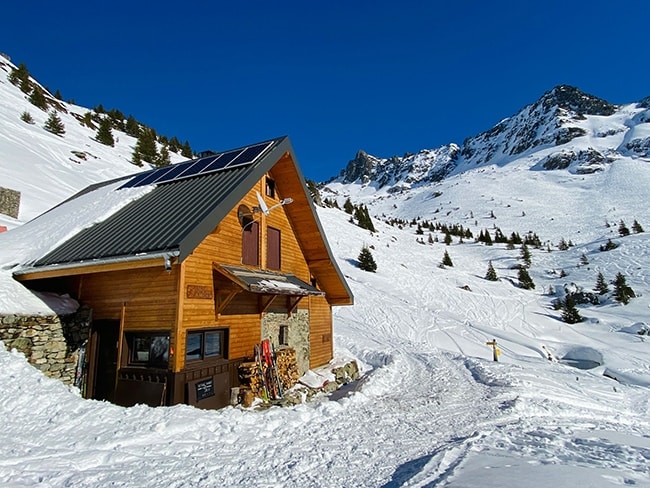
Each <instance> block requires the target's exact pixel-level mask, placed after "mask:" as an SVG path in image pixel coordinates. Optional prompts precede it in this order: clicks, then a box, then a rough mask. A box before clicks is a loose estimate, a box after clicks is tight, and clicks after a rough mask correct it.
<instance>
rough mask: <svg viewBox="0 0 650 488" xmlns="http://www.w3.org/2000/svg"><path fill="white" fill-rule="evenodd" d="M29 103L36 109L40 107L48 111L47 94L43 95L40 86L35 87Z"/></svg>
mask: <svg viewBox="0 0 650 488" xmlns="http://www.w3.org/2000/svg"><path fill="white" fill-rule="evenodd" d="M29 101H30V103H31V104H32V105H34V106H35V107H38V108H40V109H41V110H43V111H46V110H47V99H46V98H45V94H43V90H41V87H40V86H38V85H34V89H33V90H32V93H31V94H30V95H29Z"/></svg>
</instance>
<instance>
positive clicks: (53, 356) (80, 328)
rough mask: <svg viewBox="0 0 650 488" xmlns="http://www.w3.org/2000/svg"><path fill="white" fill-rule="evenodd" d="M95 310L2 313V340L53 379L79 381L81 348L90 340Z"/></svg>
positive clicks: (0, 324) (71, 383) (0, 332)
mask: <svg viewBox="0 0 650 488" xmlns="http://www.w3.org/2000/svg"><path fill="white" fill-rule="evenodd" d="M90 320H91V310H90V309H89V308H86V307H81V308H80V309H79V311H77V313H75V314H71V315H63V316H58V315H0V340H2V341H3V342H4V344H5V346H6V347H7V349H9V350H11V349H16V350H17V351H19V352H22V353H23V354H24V355H25V357H26V358H27V360H28V361H29V363H30V364H32V365H33V366H34V367H36V368H38V369H40V370H41V371H42V372H43V373H44V374H45V375H46V376H49V377H50V378H56V379H60V380H61V381H63V382H64V383H66V384H68V385H73V384H74V382H75V374H76V367H77V359H78V356H79V349H80V347H81V346H82V345H84V344H85V342H86V341H87V340H88V330H89V325H90Z"/></svg>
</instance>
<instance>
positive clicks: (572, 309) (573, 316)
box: [562, 294, 583, 324]
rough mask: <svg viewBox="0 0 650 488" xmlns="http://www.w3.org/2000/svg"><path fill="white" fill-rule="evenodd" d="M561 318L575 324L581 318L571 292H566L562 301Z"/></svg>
mask: <svg viewBox="0 0 650 488" xmlns="http://www.w3.org/2000/svg"><path fill="white" fill-rule="evenodd" d="M562 320H563V321H565V322H566V323H567V324H577V323H578V322H582V320H583V318H582V315H580V312H579V311H578V309H577V308H576V302H575V300H574V299H573V296H572V295H571V294H568V295H567V296H566V298H565V299H564V301H563V302H562Z"/></svg>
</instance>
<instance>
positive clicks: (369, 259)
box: [357, 245, 377, 273]
mask: <svg viewBox="0 0 650 488" xmlns="http://www.w3.org/2000/svg"><path fill="white" fill-rule="evenodd" d="M357 259H358V261H359V269H361V270H363V271H369V272H371V273H374V272H375V271H377V263H376V262H375V258H374V257H373V256H372V253H371V252H370V249H369V248H368V246H365V245H364V246H363V247H362V248H361V252H360V253H359V257H358V258H357Z"/></svg>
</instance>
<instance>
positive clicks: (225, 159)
mask: <svg viewBox="0 0 650 488" xmlns="http://www.w3.org/2000/svg"><path fill="white" fill-rule="evenodd" d="M241 152H242V150H241V149H237V150H236V151H228V152H225V153H223V154H220V155H219V157H218V158H217V160H216V161H214V162H213V163H212V164H211V165H209V166H208V167H207V168H205V169H204V170H203V171H201V174H206V173H212V172H213V171H219V170H220V169H223V168H225V167H226V166H228V164H229V163H230V162H232V160H233V159H235V158H236V157H237V156H239V153H241Z"/></svg>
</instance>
